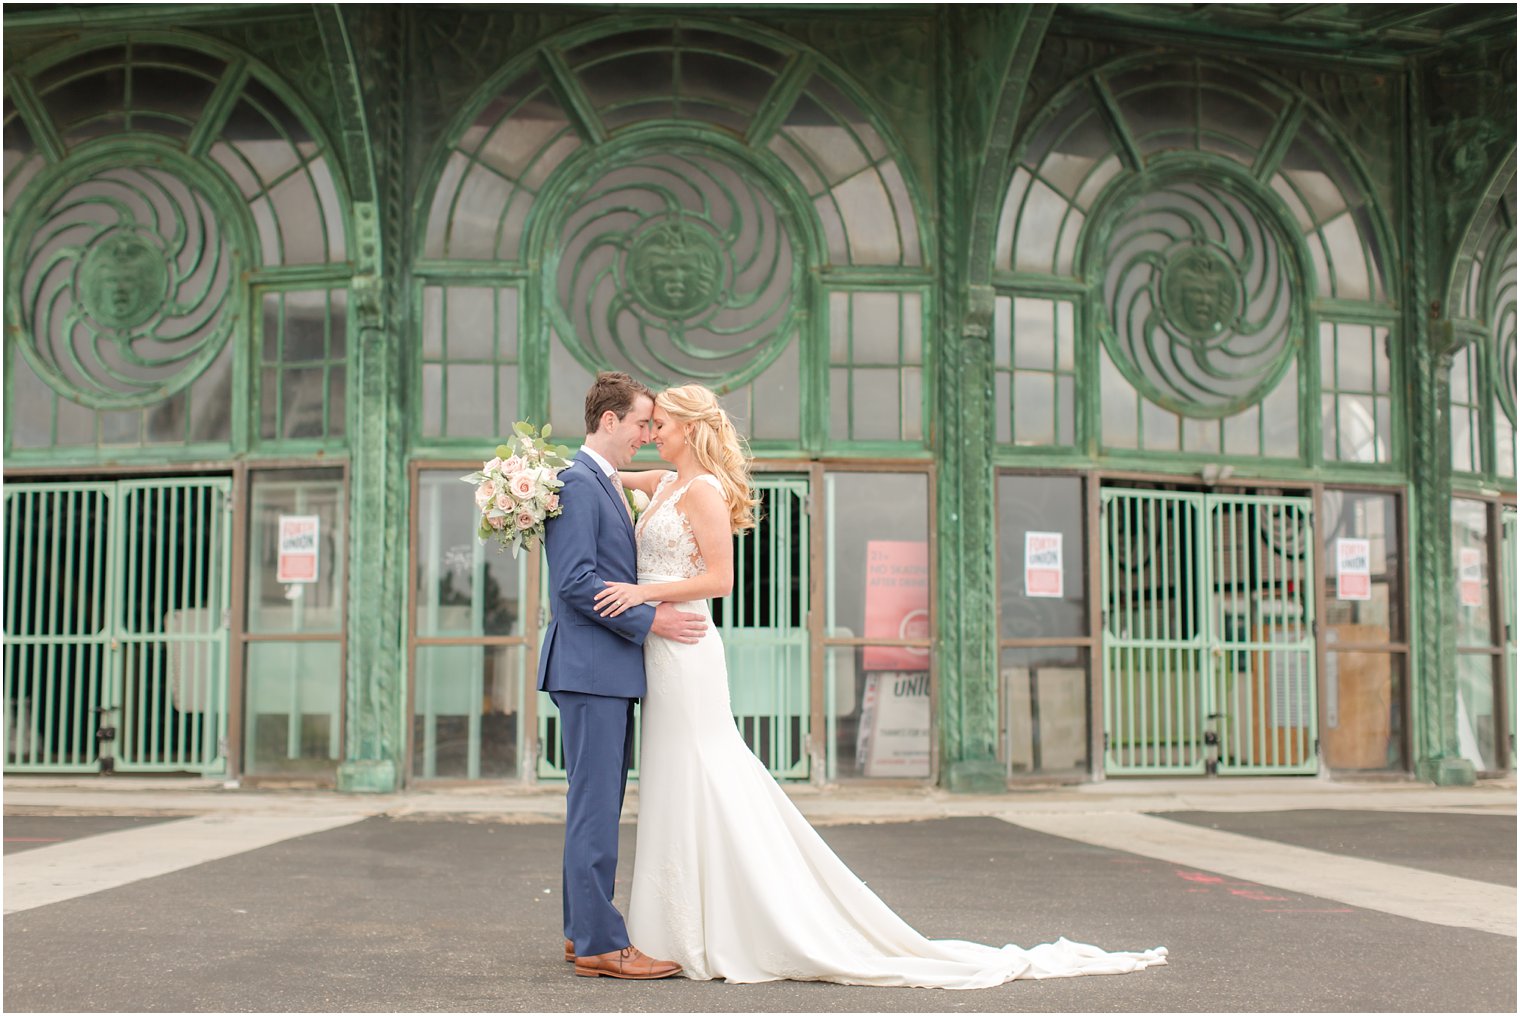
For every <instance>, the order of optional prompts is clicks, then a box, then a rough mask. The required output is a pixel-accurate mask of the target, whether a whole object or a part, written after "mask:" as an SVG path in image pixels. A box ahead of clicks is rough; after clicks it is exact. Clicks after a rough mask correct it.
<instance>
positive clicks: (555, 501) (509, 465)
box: [460, 420, 570, 557]
mask: <svg viewBox="0 0 1520 1016" xmlns="http://www.w3.org/2000/svg"><path fill="white" fill-rule="evenodd" d="M549 433H550V428H549V425H548V424H547V423H546V424H544V425H543V427H542V428H541V429H537V430H535V429H534V427H533V425H532V424H530V423H528V422H527V421H525V420H519V421H518V422H517V423H515V424H513V425H512V436H511V437H509V438H507V443H506V444H502V445H497V446H496V455H495V457H494V458H492V459H490V460H489V461H487V462H485V463H483V464H482V465H481V467H480V472H478V473H471V474H470V475H469V476H462V477H460V479H461V480H463V481H464V482H465V483H473V484H474V485H475V506H476V507H477V508H479V509H480V529H479V530H478V532H479V536H480V538H481V539H482V540H490V539H494V540H495V541H496V542H497V544H498V545H499V546H500V547H501V549H502V550H505V549H507V548H508V547H511V548H512V556H513V557H516V556H517V552H518V551H519V550H521V549H522V548H524V547H526V548H527V549H528V550H532V549H534V548H535V547H537V546H538V545H539V543H540V542H541V541H542V540H543V538H544V522H545V521H546V520H548V519H552V518H555V517H556V516H558V515H559V513H560V512H561V511H562V509H561V507H560V503H559V489H560V487H562V486H564V484H562V483H561V482H560V480H559V471H560V470H561V469H564V468H565V467H566V466H568V465H569V464H570V449H568V448H566V447H564V446H562V445H551V444H550V443H549V440H548V439H549Z"/></svg>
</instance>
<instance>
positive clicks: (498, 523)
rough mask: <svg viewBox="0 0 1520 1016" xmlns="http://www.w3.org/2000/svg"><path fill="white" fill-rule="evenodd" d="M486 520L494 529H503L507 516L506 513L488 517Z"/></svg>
mask: <svg viewBox="0 0 1520 1016" xmlns="http://www.w3.org/2000/svg"><path fill="white" fill-rule="evenodd" d="M486 521H487V522H488V523H490V525H491V528H492V529H501V528H503V527H505V526H506V524H507V517H506V516H505V515H498V516H496V517H495V518H491V519H486Z"/></svg>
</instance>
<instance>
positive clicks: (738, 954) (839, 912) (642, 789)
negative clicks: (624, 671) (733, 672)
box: [628, 474, 1166, 988]
mask: <svg viewBox="0 0 1520 1016" xmlns="http://www.w3.org/2000/svg"><path fill="white" fill-rule="evenodd" d="M673 480H674V474H672V475H668V476H666V477H665V479H664V480H663V481H662V482H661V484H660V486H659V488H658V489H657V490H656V492H655V496H654V498H653V500H652V503H651V506H650V508H649V509H648V510H647V511H646V512H645V514H644V515H643V516H641V517H640V518H639V524H638V536H639V582H640V584H645V583H657V582H673V581H679V580H682V579H687V578H691V577H693V576H695V575H698V574H700V573H701V572H702V571H703V570H704V566H703V563H702V559H701V555H700V553H699V552H698V550H697V545H696V540H695V539H694V537H693V536H692V533H691V527H690V524H689V523H687V521H686V517H685V516H684V515H683V514H681V512H680V511H679V510H677V507H676V506H677V505H678V504H679V502H680V499H681V495H683V494H684V493H685V492H686V490H687V487H688V486H689V484H688V485H687V486H682V487H680V488H678V489H674V490H672V489H670V488H671V486H672V482H673ZM703 481H705V482H709V483H711V484H712V485H713V486H714V487H716V488H718V490H719V492H720V493H721V492H722V487H721V486H720V485H719V484H718V482H717V480H716V478H714V477H712V476H701V477H698V478H697V480H696V481H693V482H703ZM678 606H679V607H680V608H681V609H682V610H688V611H692V612H695V613H702V614H706V613H707V605H706V603H705V602H701V601H699V602H692V603H681V604H679V605H678ZM644 666H645V670H646V673H647V677H648V691H647V693H646V695H645V698H644V704H643V724H644V725H643V734H642V740H641V756H640V763H639V820H638V840H637V843H638V849H637V854H636V857H635V862H634V872H633V893H632V899H631V901H630V903H629V907H628V936H629V939H630V940H631V941H632V942H633V943H634V944H635V945H637V946H638V947H639V949H641V950H642V951H643V952H644V953H646V954H647V955H650V956H658V957H660V958H661V959H669V960H674V961H675V962H677V963H679V964H681V966H682V968H683V973H684V975H685V976H687V977H691V978H695V979H697V980H708V979H711V978H715V977H718V978H724V979H726V980H728V981H733V982H741V983H752V982H756V981H773V980H779V979H783V978H785V979H790V980H798V981H834V982H838V983H841V984H869V985H884V986H891V985H897V986H912V987H936V988H984V987H989V986H991V985H995V984H1002V983H1003V982H1005V981H1010V980H1013V979H1015V978H1039V977H1072V976H1076V975H1078V974H1121V973H1127V972H1129V971H1133V970H1141V969H1143V968H1145V967H1147V966H1151V965H1154V964H1158V963H1165V962H1166V960H1165V956H1166V950H1165V949H1162V948H1157V949H1151V950H1148V951H1146V952H1131V953H1124V952H1121V953H1106V952H1103V951H1102V950H1101V949H1098V948H1096V947H1094V946H1090V945H1082V944H1080V943H1077V942H1069V941H1067V940H1066V939H1064V938H1063V939H1060V940H1058V941H1056V942H1054V943H1049V944H1046V945H1037V946H1035V947H1034V948H1032V949H1020V948H1019V947H1018V946H1014V945H1006V946H1003V947H1002V948H1001V949H999V948H996V947H993V946H987V945H978V944H976V943H973V942H961V941H954V940H938V941H931V940H929V939H926V938H924V937H923V936H922V935H920V934H919V933H918V932H916V931H914V930H913V929H912V928H910V927H909V926H908V925H907V923H906V922H904V921H903V920H902V918H900V917H898V916H897V915H896V914H895V913H893V912H892V910H891V909H890V908H888V907H887V905H886V904H885V903H883V902H882V901H881V900H880V899H878V898H877V896H876V894H875V893H873V892H871V890H870V889H868V888H866V885H865V883H864V882H862V881H861V880H860V879H858V878H856V877H855V875H854V874H853V873H852V872H851V871H850V869H849V868H847V867H845V865H844V862H843V861H841V860H840V859H839V858H838V857H837V856H835V854H834V852H833V851H832V850H830V849H829V846H828V844H826V843H825V842H824V841H823V839H822V838H821V837H820V836H819V835H818V834H817V833H816V832H814V831H813V827H812V826H810V825H809V824H808V823H807V820H806V819H804V818H803V817H802V815H801V814H800V813H799V812H798V811H797V809H796V807H794V806H793V805H792V802H791V801H790V799H788V798H787V796H786V794H785V793H783V792H782V790H781V788H780V787H779V786H778V785H777V784H776V781H775V780H774V779H773V778H772V777H771V774H770V773H769V772H768V771H767V770H766V768H765V766H764V765H762V764H761V762H760V760H759V759H757V758H756V757H755V756H754V754H753V753H752V752H751V751H750V749H749V746H748V745H746V744H745V743H744V740H743V738H742V737H740V735H739V731H738V729H737V728H736V727H735V724H734V720H733V715H732V714H731V713H730V711H729V698H728V668H727V666H726V664H725V661H724V656H723V643H722V641H721V639H720V638H719V637H718V633H717V631H716V630H715V629H713V628H709V629H708V631H707V635H706V636H705V637H704V638H703V639H702V641H700V642H698V643H697V644H695V645H683V644H681V643H679V642H673V641H670V640H668V639H663V638H659V637H656V636H650V638H649V639H648V641H646V642H645V648H644Z"/></svg>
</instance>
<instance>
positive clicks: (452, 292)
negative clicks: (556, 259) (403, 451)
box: [447, 286, 496, 430]
mask: <svg viewBox="0 0 1520 1016" xmlns="http://www.w3.org/2000/svg"><path fill="white" fill-rule="evenodd" d="M495 295H496V294H495V293H494V292H493V291H492V290H490V289H475V288H468V287H465V286H450V287H449V289H448V309H447V314H448V357H449V359H451V360H483V359H489V358H490V357H491V355H492V354H493V353H494V351H495V348H496V316H495V310H496V309H495V306H494V304H495V302H496V301H495V299H494V298H495ZM452 429H453V428H452V427H451V428H450V430H452Z"/></svg>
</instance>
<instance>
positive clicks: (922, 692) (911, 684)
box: [856, 670, 929, 778]
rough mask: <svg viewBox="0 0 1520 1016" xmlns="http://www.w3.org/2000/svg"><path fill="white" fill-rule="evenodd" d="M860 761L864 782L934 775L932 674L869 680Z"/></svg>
mask: <svg viewBox="0 0 1520 1016" xmlns="http://www.w3.org/2000/svg"><path fill="white" fill-rule="evenodd" d="M856 756H857V757H858V758H859V759H860V760H861V771H862V774H863V775H865V776H902V777H915V778H923V777H925V776H928V775H929V674H928V672H927V671H922V670H920V671H903V672H894V671H882V672H880V673H872V674H867V675H866V686H865V692H864V695H863V696H862V698H861V703H860V737H859V740H858V742H857V743H856Z"/></svg>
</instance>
